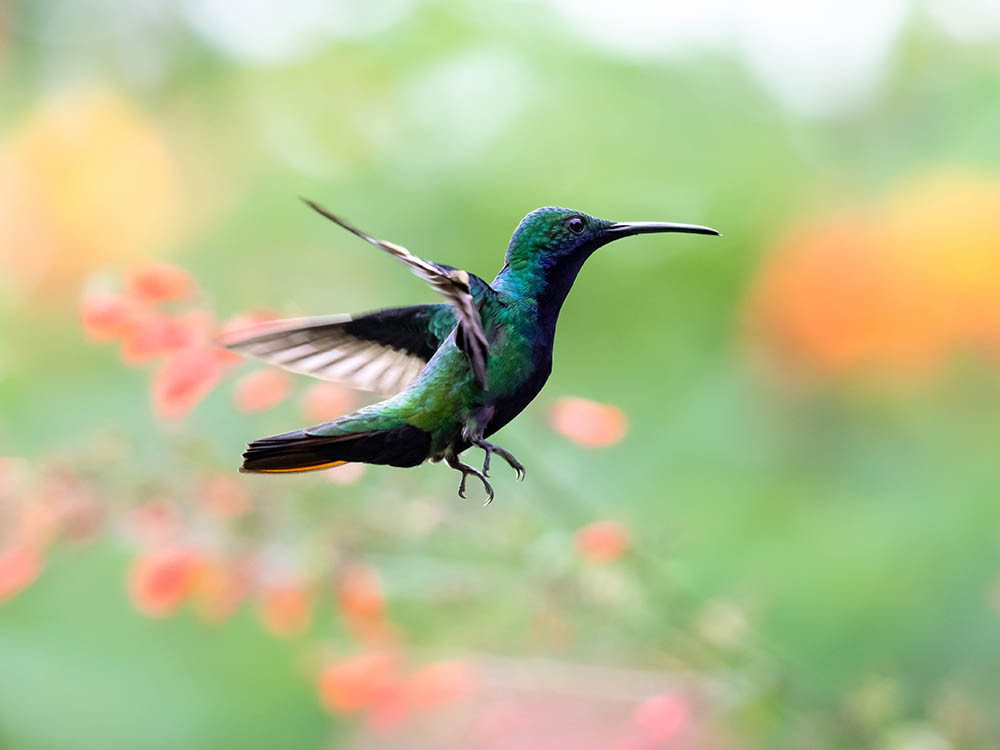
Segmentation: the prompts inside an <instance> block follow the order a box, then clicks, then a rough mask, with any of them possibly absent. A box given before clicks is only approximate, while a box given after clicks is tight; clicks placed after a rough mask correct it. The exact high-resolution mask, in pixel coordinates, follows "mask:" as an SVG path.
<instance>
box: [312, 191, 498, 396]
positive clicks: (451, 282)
mask: <svg viewBox="0 0 1000 750" xmlns="http://www.w3.org/2000/svg"><path fill="white" fill-rule="evenodd" d="M306 203H307V204H308V205H309V207H310V208H312V209H313V210H314V211H316V212H318V213H319V214H321V215H323V216H325V217H326V218H328V219H329V220H330V221H332V222H334V223H335V224H339V225H340V226H342V227H343V228H344V229H346V230H347V231H348V232H351V233H353V234H356V235H357V236H358V237H360V238H361V239H363V240H365V241H366V242H370V243H371V244H373V245H375V246H376V247H379V248H381V249H382V250H385V251H386V252H387V253H389V254H390V255H393V256H395V257H396V258H398V259H399V260H401V261H403V263H405V264H406V265H407V266H408V267H409V269H410V270H411V271H413V273H415V274H416V275H417V276H419V277H420V278H422V279H423V280H424V281H426V282H428V283H429V284H430V285H431V286H432V287H434V289H435V290H436V291H437V292H439V293H440V294H441V295H443V296H444V298H445V299H447V300H448V302H450V303H451V306H452V307H453V308H454V309H455V318H456V322H457V323H458V329H457V331H456V333H455V342H456V343H457V344H458V347H459V348H460V349H461V350H462V351H463V352H464V353H465V356H466V357H467V358H468V360H469V366H470V367H471V369H472V372H473V374H474V375H475V376H476V380H478V381H479V384H480V385H482V386H483V388H486V387H487V382H486V350H487V348H488V344H487V342H486V334H485V333H484V332H483V323H482V320H480V318H479V306H478V303H477V301H476V298H475V296H474V295H473V291H472V284H475V285H476V286H477V287H478V286H480V285H485V286H487V287H488V286H489V285H488V284H486V282H485V281H482V280H481V279H479V278H478V277H475V276H472V275H471V274H470V273H468V272H467V271H462V270H461V269H458V268H451V267H449V266H443V265H439V264H438V263H431V262H430V261H426V260H424V259H423V258H418V257H417V256H416V255H413V254H412V253H411V252H410V251H409V250H407V249H406V248H405V247H402V246H401V245H397V244H395V243H393V242H386V241H384V240H377V239H375V238H374V237H372V236H371V235H369V234H366V233H365V232H362V231H361V230H360V229H358V228H357V227H354V226H352V225H350V224H348V223H347V222H346V221H344V220H343V219H341V218H340V217H339V216H336V215H334V214H332V213H330V212H329V211H327V210H326V209H325V208H323V207H322V206H320V205H319V204H317V203H313V202H312V201H309V200H307V201H306ZM476 296H478V295H476Z"/></svg>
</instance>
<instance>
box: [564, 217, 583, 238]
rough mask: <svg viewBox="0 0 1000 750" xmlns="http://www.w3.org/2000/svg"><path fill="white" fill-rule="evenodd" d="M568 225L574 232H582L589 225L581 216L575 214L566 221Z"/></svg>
mask: <svg viewBox="0 0 1000 750" xmlns="http://www.w3.org/2000/svg"><path fill="white" fill-rule="evenodd" d="M566 226H567V227H569V231H571V232H572V233H573V234H580V232H582V231H583V230H584V228H585V227H586V226H587V222H585V221H584V220H583V218H582V217H580V216H574V217H573V218H572V219H570V220H569V221H567V222H566Z"/></svg>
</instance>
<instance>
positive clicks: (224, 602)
mask: <svg viewBox="0 0 1000 750" xmlns="http://www.w3.org/2000/svg"><path fill="white" fill-rule="evenodd" d="M245 589H246V586H245V585H244V581H243V580H242V577H241V576H240V575H239V573H238V571H236V570H234V569H233V568H232V566H230V565H228V564H227V563H226V562H225V561H221V560H206V561H205V562H204V563H203V564H202V565H201V566H200V568H199V570H198V575H197V578H196V580H195V583H194V590H193V596H194V606H195V612H197V613H198V616H199V617H200V618H201V619H202V620H204V621H205V622H210V623H219V622H223V621H224V620H227V619H229V617H231V616H232V614H233V613H234V612H235V611H236V608H237V607H238V606H239V605H240V601H241V600H242V599H243V594H244V592H245Z"/></svg>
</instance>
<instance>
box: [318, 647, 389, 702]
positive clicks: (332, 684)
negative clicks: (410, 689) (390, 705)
mask: <svg viewBox="0 0 1000 750" xmlns="http://www.w3.org/2000/svg"><path fill="white" fill-rule="evenodd" d="M400 683H401V677H400V673H399V661H398V659H397V658H396V656H395V655H394V654H392V653H389V652H386V651H374V652H371V653H367V654H362V655H360V656H355V657H351V658H349V659H343V660H341V661H336V662H331V663H329V664H327V665H326V666H324V667H323V669H322V671H321V672H320V674H319V680H318V683H317V689H318V691H319V697H320V700H321V701H322V703H323V706H324V707H325V708H326V710H327V711H330V712H331V713H338V714H346V713H356V712H359V711H363V710H365V709H368V708H371V707H372V706H374V705H375V704H376V702H377V701H379V700H380V699H382V698H385V697H386V696H389V695H390V694H393V693H396V694H398V687H399V685H400Z"/></svg>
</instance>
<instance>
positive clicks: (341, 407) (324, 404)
mask: <svg viewBox="0 0 1000 750" xmlns="http://www.w3.org/2000/svg"><path fill="white" fill-rule="evenodd" d="M355 402H356V398H355V395H354V391H353V390H351V389H350V388H348V387H347V386H346V385H341V384H340V383H316V384H315V385H311V386H309V387H308V388H307V389H306V392H305V393H304V394H303V395H302V416H303V417H304V418H305V419H306V420H308V421H310V422H314V423H315V422H326V421H327V420H329V419H333V418H334V417H339V416H341V415H342V414H346V413H347V412H349V411H350V410H351V409H352V408H354V404H355Z"/></svg>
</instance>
